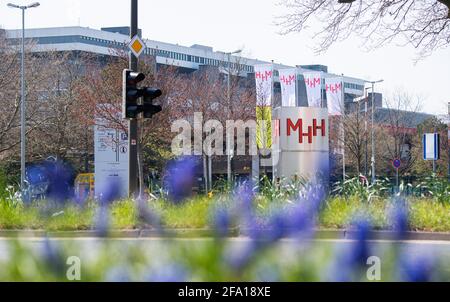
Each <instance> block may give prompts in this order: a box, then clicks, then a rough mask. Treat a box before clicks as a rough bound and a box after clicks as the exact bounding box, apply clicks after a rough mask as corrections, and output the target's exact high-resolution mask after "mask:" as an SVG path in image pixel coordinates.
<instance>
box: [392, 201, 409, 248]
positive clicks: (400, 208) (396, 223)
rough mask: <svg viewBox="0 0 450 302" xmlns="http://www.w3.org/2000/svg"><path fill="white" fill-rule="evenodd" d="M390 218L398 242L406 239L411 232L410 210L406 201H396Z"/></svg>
mask: <svg viewBox="0 0 450 302" xmlns="http://www.w3.org/2000/svg"><path fill="white" fill-rule="evenodd" d="M389 218H390V220H391V224H392V228H393V230H394V232H395V238H396V239H397V240H402V239H406V236H407V232H408V230H409V209H408V203H407V201H406V200H404V199H400V198H399V199H396V200H395V201H394V205H393V207H392V208H391V210H390V213H389Z"/></svg>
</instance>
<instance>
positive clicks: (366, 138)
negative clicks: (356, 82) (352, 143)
mask: <svg viewBox="0 0 450 302" xmlns="http://www.w3.org/2000/svg"><path fill="white" fill-rule="evenodd" d="M365 97H366V98H365V102H364V140H365V145H366V147H365V149H366V150H365V152H364V153H365V164H364V175H365V176H366V178H367V179H368V176H369V169H368V167H369V159H368V153H369V138H368V134H369V129H368V121H367V115H368V114H367V113H368V110H369V108H368V102H369V96H368V95H367V89H365Z"/></svg>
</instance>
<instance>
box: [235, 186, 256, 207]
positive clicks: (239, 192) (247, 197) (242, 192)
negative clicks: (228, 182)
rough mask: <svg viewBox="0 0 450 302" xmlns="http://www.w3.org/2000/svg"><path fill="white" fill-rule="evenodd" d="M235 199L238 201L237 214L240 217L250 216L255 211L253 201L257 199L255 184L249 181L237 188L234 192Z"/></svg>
mask: <svg viewBox="0 0 450 302" xmlns="http://www.w3.org/2000/svg"><path fill="white" fill-rule="evenodd" d="M233 199H236V200H237V203H236V206H237V212H238V213H240V215H243V216H245V215H250V214H251V213H252V211H253V200H254V199H255V191H254V187H253V183H252V182H251V181H247V182H244V183H242V184H241V185H239V186H238V187H236V189H235V190H234V192H233Z"/></svg>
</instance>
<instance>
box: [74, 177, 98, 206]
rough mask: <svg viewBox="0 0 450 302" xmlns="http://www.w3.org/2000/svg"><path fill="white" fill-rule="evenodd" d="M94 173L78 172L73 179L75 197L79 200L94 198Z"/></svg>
mask: <svg viewBox="0 0 450 302" xmlns="http://www.w3.org/2000/svg"><path fill="white" fill-rule="evenodd" d="M94 180H95V179H94V173H83V174H79V175H78V176H77V178H76V179H75V197H76V198H77V199H79V200H85V199H87V198H94V194H95V193H94V192H95V187H94Z"/></svg>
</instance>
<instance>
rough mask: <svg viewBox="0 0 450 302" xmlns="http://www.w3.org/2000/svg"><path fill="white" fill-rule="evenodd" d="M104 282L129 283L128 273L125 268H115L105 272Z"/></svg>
mask: <svg viewBox="0 0 450 302" xmlns="http://www.w3.org/2000/svg"><path fill="white" fill-rule="evenodd" d="M104 279H105V280H104V281H105V282H114V283H123V282H131V281H132V280H131V276H130V272H129V270H128V268H127V267H125V266H116V267H113V268H111V269H110V270H108V271H107V272H106V275H105V277H104Z"/></svg>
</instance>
